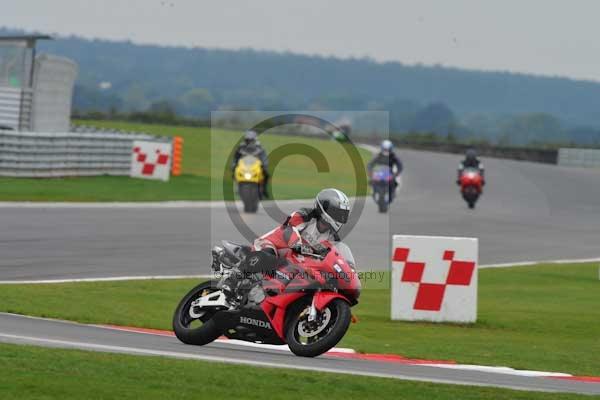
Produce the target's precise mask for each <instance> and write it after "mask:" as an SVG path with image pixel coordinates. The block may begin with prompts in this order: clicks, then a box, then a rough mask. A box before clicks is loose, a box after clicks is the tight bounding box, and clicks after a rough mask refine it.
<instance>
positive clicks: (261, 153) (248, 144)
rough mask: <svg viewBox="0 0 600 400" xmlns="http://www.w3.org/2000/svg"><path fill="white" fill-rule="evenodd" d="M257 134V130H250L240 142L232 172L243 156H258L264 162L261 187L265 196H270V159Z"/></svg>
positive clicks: (234, 157) (234, 156)
mask: <svg viewBox="0 0 600 400" xmlns="http://www.w3.org/2000/svg"><path fill="white" fill-rule="evenodd" d="M257 136H258V135H257V134H256V132H255V131H252V130H248V131H246V132H245V133H244V140H243V141H242V142H241V143H240V145H239V147H238V148H237V150H236V151H235V154H234V155H233V162H232V165H231V172H232V173H233V172H234V171H235V167H236V166H237V163H238V161H239V160H240V158H242V157H243V156H245V155H253V156H255V157H257V158H258V159H259V160H260V161H261V163H262V170H263V171H262V172H263V175H264V177H265V180H264V182H263V185H262V188H261V189H262V196H263V198H269V190H268V188H269V186H268V185H269V159H268V157H267V152H266V151H265V149H264V148H263V147H262V145H261V144H260V142H259V141H258V139H257Z"/></svg>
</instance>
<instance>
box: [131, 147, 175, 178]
mask: <svg viewBox="0 0 600 400" xmlns="http://www.w3.org/2000/svg"><path fill="white" fill-rule="evenodd" d="M170 170H171V143H162V142H148V141H141V140H135V141H134V142H133V149H132V151H131V170H130V173H129V176H131V177H132V178H144V179H159V180H163V181H168V180H169V176H170V175H169V172H170Z"/></svg>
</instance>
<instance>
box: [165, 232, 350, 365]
mask: <svg viewBox="0 0 600 400" xmlns="http://www.w3.org/2000/svg"><path fill="white" fill-rule="evenodd" d="M294 234H295V233H294ZM323 245H324V246H325V248H326V249H327V251H326V252H324V253H323V254H314V253H311V252H310V250H308V249H307V247H305V246H304V245H301V244H299V245H298V246H296V247H295V248H294V249H293V250H290V251H289V252H288V253H287V255H286V256H285V257H284V258H280V259H277V258H275V257H274V256H270V255H268V254H265V253H263V252H260V251H252V249H251V248H250V247H249V246H242V245H238V244H235V243H231V242H227V241H223V242H222V246H215V247H214V248H213V269H214V270H215V271H217V272H219V273H220V275H221V278H220V279H219V280H214V281H208V282H204V283H201V284H200V285H198V286H196V287H195V288H193V289H192V290H191V291H190V292H189V293H188V294H187V295H186V296H185V297H184V298H183V299H182V300H181V302H180V303H179V305H178V307H177V309H176V310H175V314H174V316H173V329H174V331H175V334H176V336H177V337H178V338H179V340H181V341H182V342H184V343H187V344H193V345H205V344H208V343H210V342H212V341H213V340H215V339H217V338H218V337H219V336H221V335H225V336H227V337H228V338H231V339H238V340H244V341H249V342H255V343H266V344H280V345H281V344H287V345H288V346H289V348H290V350H291V351H292V352H293V353H294V354H296V355H298V356H304V357H315V356H318V355H319V354H322V353H324V352H326V351H328V350H329V349H331V348H332V347H334V346H335V345H336V344H337V343H338V342H339V341H340V340H341V339H342V337H343V336H344V335H345V333H346V331H347V330H348V327H349V325H350V321H351V317H352V314H351V312H350V307H352V306H354V305H356V304H357V303H358V297H359V295H360V290H361V283H360V280H359V279H358V275H357V273H356V271H355V269H354V258H353V256H352V253H351V251H350V249H349V248H348V247H347V246H346V245H345V244H343V243H337V244H336V245H333V244H331V243H329V242H323ZM273 263H276V264H273ZM242 265H243V266H244V267H243V268H242ZM267 271H268V272H267ZM232 276H235V277H236V278H235V282H236V285H235V290H234V291H229V289H231V288H230V287H229V284H228V283H227V282H229V281H228V278H230V277H232Z"/></svg>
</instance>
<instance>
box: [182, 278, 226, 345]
mask: <svg viewBox="0 0 600 400" xmlns="http://www.w3.org/2000/svg"><path fill="white" fill-rule="evenodd" d="M216 290H217V289H216V287H215V282H213V281H206V282H203V283H201V284H199V285H197V286H196V287H194V288H193V289H192V290H190V291H189V292H188V293H187V294H186V295H185V296H184V297H183V299H181V301H180V302H179V305H178V306H177V308H176V309H175V313H174V314H173V331H174V332H175V336H177V338H178V339H179V340H181V341H182V342H183V343H185V344H192V345H196V346H203V345H205V344H208V343H211V342H213V341H214V340H215V339H217V338H218V337H219V336H221V334H222V332H221V331H220V330H219V329H218V327H217V325H216V323H215V322H214V321H213V320H212V319H211V318H212V316H213V315H214V314H215V312H216V311H212V310H211V311H206V313H205V314H204V315H203V316H202V317H200V318H198V319H196V320H195V319H193V318H192V317H191V316H190V313H189V311H190V306H191V303H192V302H193V301H194V300H196V299H198V298H199V297H201V296H203V295H204V294H208V293H210V292H214V291H216ZM203 293H204V294H203ZM195 321H199V322H200V323H201V325H200V326H199V327H191V324H192V323H195Z"/></svg>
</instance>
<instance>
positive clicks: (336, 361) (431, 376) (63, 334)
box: [0, 313, 600, 394]
mask: <svg viewBox="0 0 600 400" xmlns="http://www.w3.org/2000/svg"><path fill="white" fill-rule="evenodd" d="M0 342H7V343H18V344H32V345H42V346H49V347H60V348H77V349H83V350H93V351H105V352H112V353H130V354H137V355H153V356H167V357H177V358H186V359H199V360H206V361H217V362H228V363H235V364H248V365H253V366H263V367H281V366H285V367H286V368H295V369H303V370H309V371H322V372H337V373H344V374H354V375H367V376H382V377H388V378H396V379H410V380H418V381H428V382H438V383H453V384H463V385H477V386H493V387H502V388H510V389H519V390H536V391H551V392H574V393H585V394H600V383H586V382H578V381H570V380H562V379H552V378H542V377H529V376H514V375H509V374H504V373H492V372H483V371H469V370H457V369H446V368H438V367H432V366H427V365H402V364H397V363H391V362H383V361H365V360H352V359H343V358H338V357H332V356H321V357H317V358H302V357H296V356H294V355H292V354H291V353H288V352H285V351H279V350H263V349H253V348H250V349H249V348H248V347H242V346H236V345H231V344H221V343H214V344H210V345H208V346H204V347H197V346H188V345H184V344H182V343H181V342H179V341H178V340H177V339H176V338H174V337H164V336H155V335H147V334H139V333H131V332H122V331H115V330H110V329H106V328H101V327H94V326H89V325H80V324H75V323H71V322H60V321H52V320H44V319H40V318H31V317H22V316H16V315H11V314H4V313H0Z"/></svg>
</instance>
